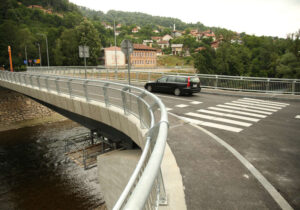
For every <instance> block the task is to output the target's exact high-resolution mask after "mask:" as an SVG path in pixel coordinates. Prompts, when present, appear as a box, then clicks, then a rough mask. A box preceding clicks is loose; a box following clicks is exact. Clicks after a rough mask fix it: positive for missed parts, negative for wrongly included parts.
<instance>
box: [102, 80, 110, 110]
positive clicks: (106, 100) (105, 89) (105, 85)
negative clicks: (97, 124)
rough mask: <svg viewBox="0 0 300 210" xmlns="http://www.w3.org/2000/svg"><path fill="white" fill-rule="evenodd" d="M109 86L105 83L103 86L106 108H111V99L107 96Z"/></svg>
mask: <svg viewBox="0 0 300 210" xmlns="http://www.w3.org/2000/svg"><path fill="white" fill-rule="evenodd" d="M108 86H109V83H105V84H104V86H103V95H104V102H105V106H106V107H108V106H109V98H108V94H107V87H108Z"/></svg>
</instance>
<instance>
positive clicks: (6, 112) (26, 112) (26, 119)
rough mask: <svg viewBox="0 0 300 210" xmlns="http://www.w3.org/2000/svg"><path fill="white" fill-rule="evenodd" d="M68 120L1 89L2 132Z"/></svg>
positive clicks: (0, 121) (0, 127) (0, 114)
mask: <svg viewBox="0 0 300 210" xmlns="http://www.w3.org/2000/svg"><path fill="white" fill-rule="evenodd" d="M64 120H67V118H65V117H63V116H62V115H60V114H58V113H56V112H54V111H52V110H51V109H48V108H47V107H45V106H43V105H41V104H39V103H37V102H35V101H34V100H32V99H30V98H29V97H26V96H24V95H22V94H19V93H17V92H14V91H11V90H8V89H5V88H0V132H1V131H6V130H12V129H18V128H23V127H29V126H36V125H41V124H46V123H53V122H58V121H64Z"/></svg>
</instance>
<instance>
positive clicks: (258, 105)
mask: <svg viewBox="0 0 300 210" xmlns="http://www.w3.org/2000/svg"><path fill="white" fill-rule="evenodd" d="M232 103H237V104H244V105H250V106H255V107H262V108H268V109H282V107H278V106H270V105H264V104H254V103H252V102H244V101H232Z"/></svg>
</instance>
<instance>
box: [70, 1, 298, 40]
mask: <svg viewBox="0 0 300 210" xmlns="http://www.w3.org/2000/svg"><path fill="white" fill-rule="evenodd" d="M69 1H70V2H72V3H75V4H77V5H80V6H85V7H87V8H90V9H93V10H100V11H102V12H105V13H106V12H107V11H109V10H120V11H125V12H142V13H147V14H150V15H153V16H164V17H172V18H178V19H180V20H182V21H183V22H186V23H196V22H198V21H199V22H201V23H203V24H204V25H206V26H208V27H213V26H215V27H222V28H226V29H230V30H233V31H236V32H238V33H241V32H246V33H247V34H250V35H252V34H253V35H256V36H263V35H264V36H274V37H275V36H277V37H282V38H286V36H287V34H289V33H295V32H296V31H298V29H300V0H176V1H175V0H172V1H171V0H151V1H144V0H105V1H100V0H69Z"/></svg>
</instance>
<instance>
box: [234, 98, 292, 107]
mask: <svg viewBox="0 0 300 210" xmlns="http://www.w3.org/2000/svg"><path fill="white" fill-rule="evenodd" d="M238 101H242V102H251V103H254V104H263V105H272V106H277V107H286V106H288V105H286V104H273V103H271V102H268V101H264V102H263V101H253V100H249V99H238Z"/></svg>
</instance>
